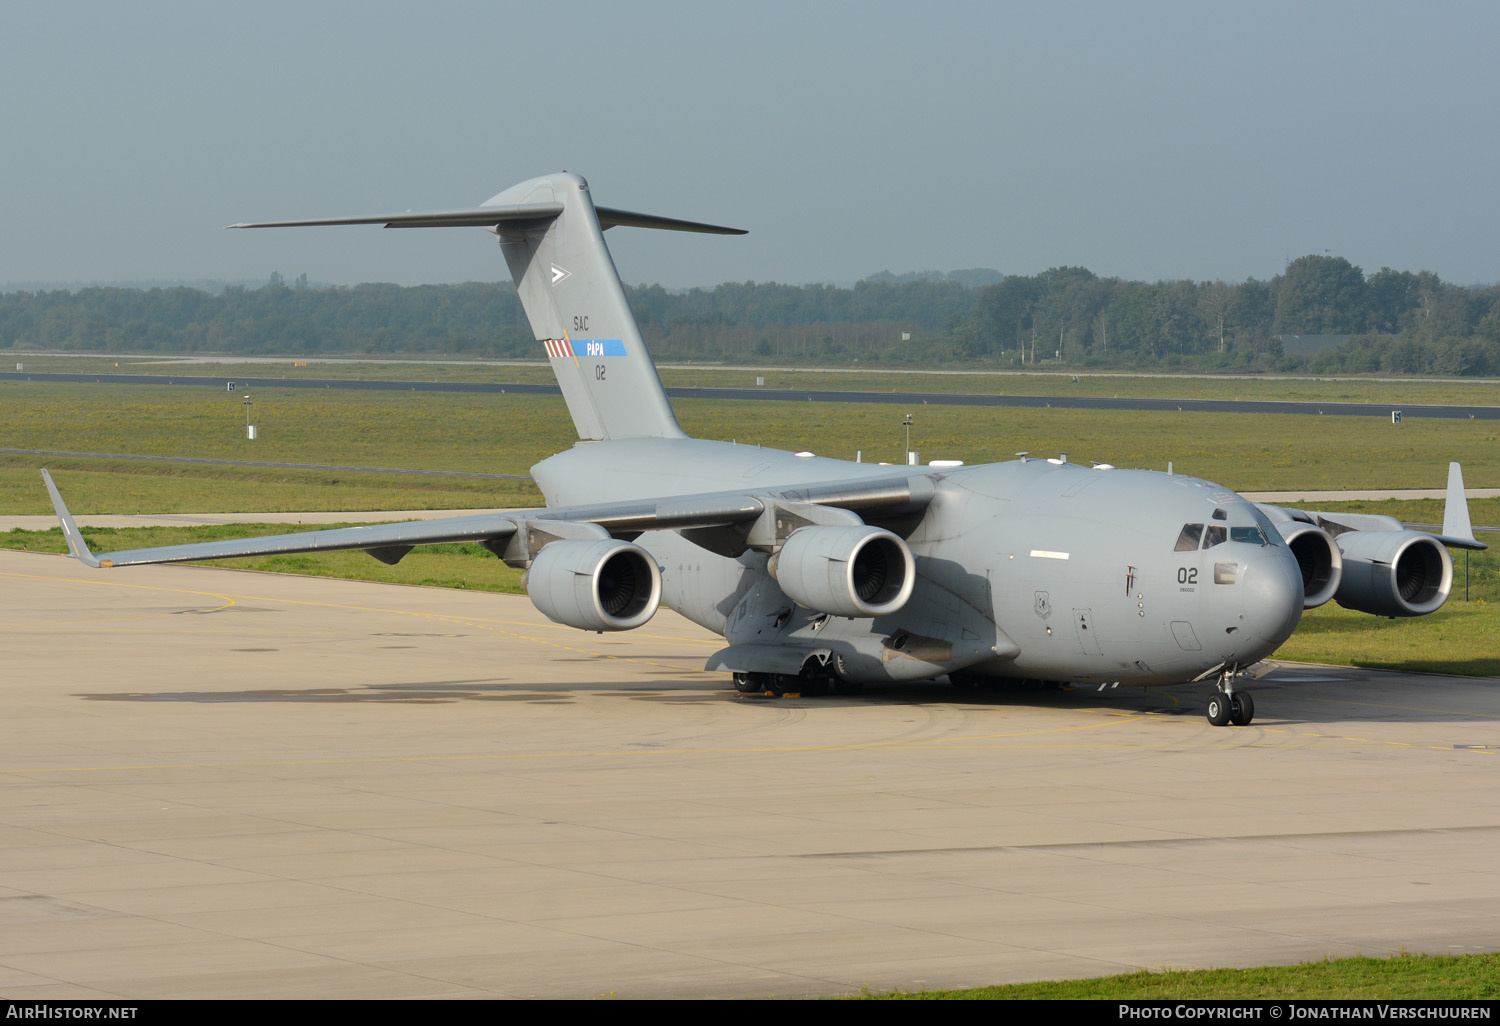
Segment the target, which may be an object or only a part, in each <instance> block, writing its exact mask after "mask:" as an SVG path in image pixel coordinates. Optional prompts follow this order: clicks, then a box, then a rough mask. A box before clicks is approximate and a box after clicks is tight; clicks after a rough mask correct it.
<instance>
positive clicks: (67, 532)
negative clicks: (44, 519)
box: [42, 470, 111, 569]
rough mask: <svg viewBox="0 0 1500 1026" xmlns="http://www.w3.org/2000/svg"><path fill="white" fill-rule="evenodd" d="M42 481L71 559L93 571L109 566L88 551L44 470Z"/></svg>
mask: <svg viewBox="0 0 1500 1026" xmlns="http://www.w3.org/2000/svg"><path fill="white" fill-rule="evenodd" d="M42 480H43V481H45V482H46V483H47V491H48V492H49V493H50V494H51V496H52V508H53V509H55V510H57V519H58V520H60V521H62V530H63V537H64V538H66V539H67V542H68V551H69V552H71V553H72V554H73V558H74V559H76V560H78V561H79V562H80V563H86V564H88V565H89V566H91V567H94V568H95V569H98V568H99V567H101V566H110V565H111V564H110V563H109V562H108V561H103V562H101V561H100V560H98V559H96V558H95V557H94V554H93V553H92V552H90V551H89V547H88V545H87V544H86V543H85V542H84V540H83V535H81V534H79V533H78V525H77V524H75V523H73V514H71V513H69V512H68V507H67V506H65V505H63V500H62V496H61V495H60V494H59V493H58V491H57V485H55V484H53V483H52V475H51V474H49V473H47V472H46V471H45V470H44V471H42Z"/></svg>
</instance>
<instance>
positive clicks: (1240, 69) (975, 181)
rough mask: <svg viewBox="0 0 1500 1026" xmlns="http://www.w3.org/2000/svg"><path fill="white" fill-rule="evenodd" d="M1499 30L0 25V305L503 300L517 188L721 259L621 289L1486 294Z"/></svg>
mask: <svg viewBox="0 0 1500 1026" xmlns="http://www.w3.org/2000/svg"><path fill="white" fill-rule="evenodd" d="M1497 39H1500V4H1495V3H1492V2H1491V3H1464V4H1460V3H1441V2H1439V3H1434V4H1420V5H1419V4H1415V3H1411V2H1410V0H1408V2H1404V3H1383V2H1369V0H1362V2H1356V3H1316V2H1308V0H1301V2H1295V3H1270V2H1257V3H1250V4H1246V3H1236V4H1228V3H1211V2H1201V0H1200V2H1193V3H1099V4H1095V3H1068V2H1052V3H1045V4H1044V3H1041V2H1034V3H1003V2H993V0H992V2H988V3H960V2H953V3H943V2H927V3H923V4H920V5H918V4H915V3H913V4H906V3H818V2H807V0H802V2H795V3H779V2H764V0H756V2H753V3H752V2H740V3H713V2H710V0H697V2H692V3H662V2H651V0H636V2H632V3H620V2H616V3H605V4H595V3H590V2H585V0H566V2H549V0H533V2H529V3H525V4H521V3H516V4H506V3H473V4H465V3H442V2H427V3H422V4H417V3H412V2H411V0H402V2H387V0H365V2H361V3H347V4H346V3H316V2H309V0H299V2H296V3H282V2H268V0H259V2H256V3H253V4H252V3H244V4H241V3H219V4H210V3H202V2H193V3H149V2H133V3H117V2H111V3H70V2H66V0H47V2H44V3H32V2H29V0H6V3H5V5H4V8H3V11H0V95H3V96H4V97H5V101H4V103H3V105H0V129H3V137H0V233H3V234H0V283H3V282H16V281H95V280H98V281H120V280H141V279H197V278H210V279H231V280H232V279H264V278H265V277H266V276H267V275H269V274H270V272H271V271H273V270H279V271H280V272H281V273H282V274H284V275H285V276H286V277H287V278H288V279H290V278H292V277H294V276H296V275H297V274H300V273H304V272H305V273H306V274H307V275H308V276H309V277H310V278H311V279H313V280H315V281H327V282H338V283H349V282H357V281H369V280H379V281H395V282H401V283H407V284H411V283H418V282H445V281H464V280H475V279H494V278H498V277H501V276H502V275H504V273H505V271H504V265H503V262H502V261H501V259H500V257H499V254H498V252H496V246H495V244H494V240H493V237H492V236H490V235H489V234H488V233H486V232H484V231H483V230H481V229H448V230H422V231H417V230H413V231H400V232H395V231H382V230H381V229H379V228H323V229H296V230H280V231H259V232H247V231H235V232H227V231H223V230H222V226H223V225H226V224H229V223H231V222H235V221H243V220H262V219H276V218H287V217H314V216H325V215H328V216H331V215H344V214H377V213H385V212H391V211H400V210H408V209H414V210H420V209H432V208H451V207H465V206H473V205H477V204H478V203H480V202H482V201H484V200H485V199H487V198H488V197H490V196H491V195H493V194H494V193H496V192H499V191H500V190H501V189H503V188H505V187H506V186H509V185H511V184H513V183H514V182H517V181H520V180H522V179H525V178H529V177H532V176H534V175H538V174H542V173H545V172H547V171H552V170H556V169H559V168H566V169H568V170H570V171H577V172H580V173H582V174H583V175H585V176H586V177H587V178H588V179H589V181H590V184H591V186H592V191H593V194H594V196H595V198H596V201H597V202H600V203H602V204H605V205H609V206H618V207H623V208H625V209H628V210H639V211H644V212H649V213H658V214H665V215H668V216H677V217H685V218H690V219H697V220H707V221H715V222H718V223H722V224H730V225H735V226H739V227H743V228H748V229H749V230H750V232H751V234H750V235H749V236H747V237H744V238H719V237H710V236H695V235H682V234H678V233H667V232H648V231H642V230H637V229H627V228H619V229H614V230H611V231H610V232H609V234H608V236H606V238H607V239H608V240H609V242H610V246H611V249H612V251H613V252H614V255H615V260H616V263H617V264H618V265H619V267H620V271H621V274H622V276H623V277H624V279H625V280H626V281H628V282H632V283H634V282H661V283H663V284H665V285H668V286H670V287H680V286H688V285H711V284H714V283H717V282H720V281H725V280H737V281H744V280H749V279H754V280H762V281H763V280H778V281H790V282H806V281H845V282H847V281H852V280H854V279H856V278H859V277H862V276H864V275H867V274H870V273H873V272H875V271H879V270H882V269H889V270H892V271H896V272H901V271H910V270H920V269H928V268H935V269H942V270H950V269H956V268H966V267H994V268H997V269H999V270H1001V271H1005V272H1008V273H1023V274H1031V273H1035V272H1037V271H1039V270H1043V269H1045V268H1047V267H1050V266H1054V265H1058V264H1075V265H1083V266H1085V267H1088V268H1090V269H1091V270H1093V271H1095V272H1096V273H1098V274H1101V275H1115V276H1120V277H1125V278H1138V279H1147V280H1156V279H1162V278H1195V279H1200V280H1201V279H1213V278H1224V279H1228V280H1236V279H1242V278H1245V277H1258V278H1268V277H1270V276H1272V275H1274V274H1276V273H1278V272H1279V271H1280V270H1281V269H1282V267H1283V265H1284V263H1285V261H1286V259H1287V258H1288V257H1295V256H1299V255H1301V254H1305V253H1323V252H1324V251H1329V252H1332V253H1334V254H1338V255H1342V256H1345V257H1347V258H1349V259H1350V260H1351V261H1353V262H1354V263H1356V264H1359V265H1360V266H1362V267H1364V268H1365V270H1366V271H1373V270H1376V269H1378V268H1379V267H1381V266H1383V265H1389V266H1392V267H1396V268H1399V269H1403V270H1419V269H1430V270H1434V271H1437V272H1438V273H1439V274H1440V275H1442V276H1443V277H1444V278H1445V279H1448V280H1451V281H1456V282H1460V283H1468V282H1472V281H1486V282H1490V281H1495V280H1497V279H1500V202H1497V188H1500V186H1497V178H1500V173H1497V171H1500V159H1497V158H1500V153H1497V151H1500V131H1497V124H1496V120H1497V118H1496V111H1497V110H1500V70H1497V66H1496V64H1495V59H1494V46H1495V41H1496V40H1497Z"/></svg>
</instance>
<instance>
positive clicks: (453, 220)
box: [225, 203, 563, 228]
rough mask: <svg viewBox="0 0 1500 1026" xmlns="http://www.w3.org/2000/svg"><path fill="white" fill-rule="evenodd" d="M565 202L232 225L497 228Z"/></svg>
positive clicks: (538, 217)
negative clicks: (381, 225) (372, 225)
mask: <svg viewBox="0 0 1500 1026" xmlns="http://www.w3.org/2000/svg"><path fill="white" fill-rule="evenodd" d="M562 210H563V205H562V204H561V203H514V204H509V205H506V206H494V207H471V208H469V209H467V210H415V211H414V210H408V211H406V212H405V213H403V214H370V215H367V216H364V217H320V218H314V219H312V220H306V221H257V222H255V223H253V224H231V225H226V226H225V227H228V228H314V227H318V226H320V225H338V224H383V225H385V226H386V227H387V228H493V227H495V225H497V224H501V223H503V222H506V221H545V220H549V219H550V218H554V217H556V216H557V215H558V214H561V213H562Z"/></svg>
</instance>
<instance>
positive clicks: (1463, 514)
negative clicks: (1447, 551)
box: [1438, 463, 1489, 549]
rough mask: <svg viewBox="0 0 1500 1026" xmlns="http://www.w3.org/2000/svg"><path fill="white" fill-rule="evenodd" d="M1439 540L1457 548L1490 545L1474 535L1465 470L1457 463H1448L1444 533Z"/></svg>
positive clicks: (1479, 547) (1485, 546) (1481, 547)
mask: <svg viewBox="0 0 1500 1026" xmlns="http://www.w3.org/2000/svg"><path fill="white" fill-rule="evenodd" d="M1438 541H1440V542H1442V543H1443V544H1444V545H1451V546H1453V547H1454V548H1457V549H1484V548H1488V547H1489V546H1487V545H1485V543H1484V542H1482V541H1478V540H1476V539H1475V537H1474V526H1473V524H1472V523H1471V522H1470V521H1469V497H1468V496H1467V495H1466V494H1465V493H1464V472H1463V468H1462V467H1460V466H1459V465H1458V464H1457V463H1450V464H1448V499H1447V501H1446V502H1445V503H1444V505H1443V533H1442V534H1440V535H1439V536H1438Z"/></svg>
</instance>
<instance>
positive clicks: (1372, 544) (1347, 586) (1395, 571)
mask: <svg viewBox="0 0 1500 1026" xmlns="http://www.w3.org/2000/svg"><path fill="white" fill-rule="evenodd" d="M1338 542H1339V548H1340V549H1342V550H1343V553H1344V576H1343V580H1341V581H1340V582H1339V587H1338V594H1337V595H1336V596H1335V598H1336V599H1337V600H1338V604H1339V605H1341V606H1344V607H1345V608H1346V609H1357V610H1359V611H1360V612H1362V613H1374V614H1375V615H1376V616H1391V617H1395V616H1421V615H1422V614H1424V613H1431V612H1433V611H1434V610H1436V609H1439V608H1441V606H1442V604H1443V603H1444V602H1446V601H1448V593H1449V592H1450V591H1452V590H1453V560H1452V559H1451V558H1449V556H1448V550H1447V549H1446V548H1444V547H1443V545H1442V543H1440V542H1439V541H1438V540H1437V539H1435V538H1433V537H1432V535H1430V534H1421V533H1420V532H1417V531H1350V532H1348V533H1346V534H1341V535H1339V538H1338Z"/></svg>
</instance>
